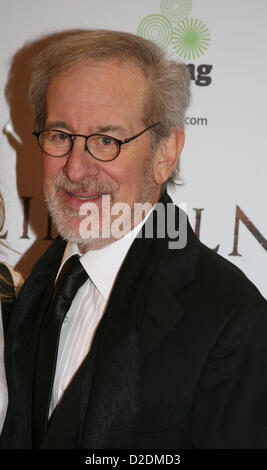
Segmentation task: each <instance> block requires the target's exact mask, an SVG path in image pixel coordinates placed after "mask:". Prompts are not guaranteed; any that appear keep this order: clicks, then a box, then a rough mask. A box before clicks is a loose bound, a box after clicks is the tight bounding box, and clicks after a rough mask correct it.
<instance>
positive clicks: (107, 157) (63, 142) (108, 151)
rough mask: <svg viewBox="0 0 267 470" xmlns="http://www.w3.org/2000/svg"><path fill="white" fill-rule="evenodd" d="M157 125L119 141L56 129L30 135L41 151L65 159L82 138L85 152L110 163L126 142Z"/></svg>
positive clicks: (108, 137)
mask: <svg viewBox="0 0 267 470" xmlns="http://www.w3.org/2000/svg"><path fill="white" fill-rule="evenodd" d="M158 124H160V122H156V123H155V124H152V125H151V126H149V127H147V128H146V129H144V130H143V131H141V132H139V133H138V134H136V135H134V136H133V137H130V138H129V139H125V140H119V139H116V138H115V137H111V136H110V135H106V134H91V135H88V136H86V135H82V134H69V133H67V132H63V131H60V130H57V129H51V130H46V129H45V130H43V131H40V132H36V131H32V133H33V135H34V136H35V137H36V139H37V142H38V144H39V146H40V148H41V149H42V151H43V152H44V153H46V154H47V155H50V156H51V157H65V156H66V155H68V153H70V152H71V151H72V148H73V144H74V141H75V139H76V137H83V138H84V139H85V147H84V150H85V151H87V152H89V153H90V155H91V156H92V157H93V158H95V159H96V160H100V161H103V162H110V161H112V160H115V158H117V156H118V155H119V153H120V151H121V146H122V145H124V144H128V142H131V141H132V140H134V139H137V137H139V136H140V135H142V134H144V133H145V132H146V131H148V130H149V129H152V127H155V126H157V125H158Z"/></svg>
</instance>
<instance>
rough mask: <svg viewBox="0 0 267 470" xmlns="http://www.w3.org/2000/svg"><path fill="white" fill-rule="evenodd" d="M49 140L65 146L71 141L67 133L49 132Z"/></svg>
mask: <svg viewBox="0 0 267 470" xmlns="http://www.w3.org/2000/svg"><path fill="white" fill-rule="evenodd" d="M47 137H48V140H49V141H50V142H53V143H54V144H65V143H67V142H68V141H69V136H68V135H67V134H66V133H65V132H60V131H48V136H47Z"/></svg>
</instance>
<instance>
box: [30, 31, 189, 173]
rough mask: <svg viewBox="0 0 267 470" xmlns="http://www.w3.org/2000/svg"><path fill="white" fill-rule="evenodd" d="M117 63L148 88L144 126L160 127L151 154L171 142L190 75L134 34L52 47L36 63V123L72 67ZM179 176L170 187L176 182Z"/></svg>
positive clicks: (79, 38) (66, 38)
mask: <svg viewBox="0 0 267 470" xmlns="http://www.w3.org/2000/svg"><path fill="white" fill-rule="evenodd" d="M109 59H117V60H119V61H120V63H121V62H122V61H125V62H126V63H127V61H128V62H129V61H130V62H131V63H135V64H136V65H137V66H138V67H139V68H140V69H141V70H142V71H143V73H144V76H145V78H146V79H147V80H148V83H149V85H150V86H149V93H148V97H147V102H146V103H144V124H145V125H146V126H149V125H150V124H153V123H154V122H158V121H160V122H161V125H160V126H156V128H153V129H151V131H150V132H151V137H152V148H155V146H156V145H157V144H158V143H159V142H160V140H161V139H162V138H164V137H167V136H168V135H169V133H170V131H171V129H172V128H173V127H183V126H184V120H185V112H186V109H187V107H188V105H189V102H190V81H191V80H190V74H189V71H188V68H187V67H186V65H185V64H183V63H178V62H176V61H174V60H171V59H170V58H169V57H168V55H167V53H166V52H165V51H163V50H162V49H160V48H159V47H158V46H157V45H156V44H155V43H154V42H152V41H148V40H147V39H144V38H141V37H139V36H136V35H134V34H130V33H125V32H119V31H106V30H89V31H74V32H71V31H70V32H66V33H65V34H63V36H62V37H61V38H59V39H57V40H54V41H51V43H50V44H49V45H48V47H47V48H45V49H44V50H43V51H42V52H41V53H40V54H39V55H38V56H37V57H36V58H35V60H34V61H33V64H32V74H31V81H30V87H29V99H30V103H31V106H32V110H33V115H34V119H35V121H36V122H37V123H38V127H39V128H41V127H42V126H43V125H44V122H45V96H46V91H47V88H48V85H49V83H50V81H51V80H52V79H53V78H54V77H55V76H56V75H58V74H59V73H62V72H64V71H65V70H66V69H68V68H70V67H71V66H73V65H75V64H77V63H81V62H85V61H99V62H104V61H106V60H109ZM176 176H177V175H176V172H175V174H173V175H172V177H171V181H173V180H174V179H175V178H176Z"/></svg>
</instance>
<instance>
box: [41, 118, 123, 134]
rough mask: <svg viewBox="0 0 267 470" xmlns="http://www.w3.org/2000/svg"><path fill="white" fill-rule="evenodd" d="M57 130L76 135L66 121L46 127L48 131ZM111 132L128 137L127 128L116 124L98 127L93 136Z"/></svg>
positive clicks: (51, 123)
mask: <svg viewBox="0 0 267 470" xmlns="http://www.w3.org/2000/svg"><path fill="white" fill-rule="evenodd" d="M57 128H63V129H68V130H69V131H70V132H71V133H73V134H75V130H74V129H73V127H72V126H70V125H69V124H67V123H66V122H65V121H52V122H48V124H47V126H46V129H57ZM110 131H115V132H120V133H122V134H125V135H126V130H125V128H124V127H122V126H120V125H116V124H115V125H114V124H109V125H106V126H96V128H95V130H94V131H92V134H95V133H96V134H97V133H105V132H110Z"/></svg>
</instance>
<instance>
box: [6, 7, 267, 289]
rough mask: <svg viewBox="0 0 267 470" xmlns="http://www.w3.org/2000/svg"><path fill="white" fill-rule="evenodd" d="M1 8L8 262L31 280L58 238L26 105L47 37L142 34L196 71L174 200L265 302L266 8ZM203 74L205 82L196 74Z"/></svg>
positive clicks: (266, 231)
mask: <svg viewBox="0 0 267 470" xmlns="http://www.w3.org/2000/svg"><path fill="white" fill-rule="evenodd" d="M0 9H1V19H2V25H1V30H0V35H1V45H2V47H1V51H0V89H1V95H2V96H1V107H0V120H1V133H0V165H1V166H0V168H1V176H0V190H1V192H2V193H3V196H4V200H5V204H6V212H7V214H6V223H5V227H4V230H3V232H2V239H3V241H5V242H6V243H7V244H8V245H10V246H11V247H12V248H13V249H15V250H17V251H18V252H19V253H17V252H15V251H10V250H8V249H5V248H4V249H3V250H2V253H1V257H2V258H4V259H6V260H7V261H8V262H10V263H11V264H17V266H18V268H19V269H20V270H21V271H22V273H23V274H24V275H25V276H26V275H27V274H28V273H29V271H30V269H31V267H32V265H33V263H34V262H35V261H36V259H37V258H38V257H39V256H40V254H41V253H42V252H43V251H44V250H45V249H46V248H47V246H48V245H49V243H51V241H50V240H45V238H51V235H53V236H55V233H54V232H51V231H50V229H48V227H47V213H46V209H45V207H44V204H43V202H42V188H41V176H40V160H39V158H40V157H39V152H38V151H37V148H36V144H35V142H34V141H33V140H32V136H31V127H32V120H31V116H30V111H29V107H28V105H27V101H26V88H27V80H28V63H29V59H30V58H31V57H32V56H33V54H35V53H36V51H37V50H38V48H39V47H40V39H41V38H42V37H45V36H47V35H49V34H53V33H59V32H61V31H64V30H66V29H75V28H79V29H80V28H107V29H115V30H124V31H129V32H132V33H137V32H139V34H142V35H146V37H150V38H152V39H153V40H155V41H157V42H161V43H162V45H163V46H165V47H167V48H168V50H169V52H170V53H171V54H172V55H173V57H176V58H177V59H178V60H179V59H180V60H181V59H182V60H184V61H185V63H187V64H191V66H190V67H191V71H192V72H194V78H195V80H192V94H193V99H192V104H191V107H190V109H189V112H188V119H187V123H188V125H187V127H186V146H185V149H184V151H183V154H182V158H181V176H182V178H183V180H184V185H183V186H182V187H177V188H176V189H175V190H174V191H172V192H171V195H172V196H173V198H174V200H175V202H176V203H179V202H186V203H187V205H188V215H189V219H190V221H191V224H192V226H193V228H195V225H196V220H198V221H199V220H200V224H198V226H197V227H196V230H197V231H198V232H199V235H200V239H201V241H203V242H204V243H205V244H206V245H208V246H209V247H210V248H215V247H217V246H218V245H219V248H218V252H219V253H220V254H221V255H222V256H224V257H225V258H227V259H229V260H230V261H232V262H233V263H235V264H236V265H237V266H239V267H240V268H241V269H242V270H243V271H244V272H245V273H246V274H247V276H248V277H249V278H250V279H251V280H252V281H253V282H254V283H255V284H256V285H257V286H258V288H259V289H260V291H261V292H262V293H263V295H264V296H267V276H266V274H267V241H266V238H267V216H266V213H265V200H266V193H267V188H266V176H267V161H266V141H267V140H266V103H267V100H266V85H265V82H266V76H267V60H266V44H267V29H266V24H265V21H266V20H265V19H266V15H267V2H266V1H265V0H254V1H253V2H252V1H249V0H246V1H244V0H224V1H223V2H222V1H218V0H217V1H216V0H201V1H200V0H76V1H75V2H74V1H73V0H46V1H45V2H44V1H41V0H2V2H1V7H0ZM151 15H157V16H153V17H151ZM147 17H148V18H147ZM168 43H169V44H168ZM178 49H179V50H178ZM190 54H191V57H190ZM205 66H206V67H205ZM207 66H210V67H207ZM209 69H210V71H209ZM201 70H202V72H205V71H206V72H208V71H209V73H207V74H206V75H203V73H202V77H201V73H200V72H201ZM203 77H204V78H203ZM192 78H193V77H192ZM209 82H210V83H209ZM7 84H8V90H9V100H8V99H7V90H6V87H7ZM203 85H204V86H203ZM237 207H239V208H240V210H239V212H237ZM236 214H238V217H237V218H236ZM200 217H201V219H199V218H200ZM236 221H237V222H238V221H239V225H238V224H236V225H237V227H239V231H238V233H237V231H236V232H235V222H236ZM47 235H48V236H47ZM235 235H236V236H235ZM237 253H238V254H239V255H241V256H238V255H237Z"/></svg>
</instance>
